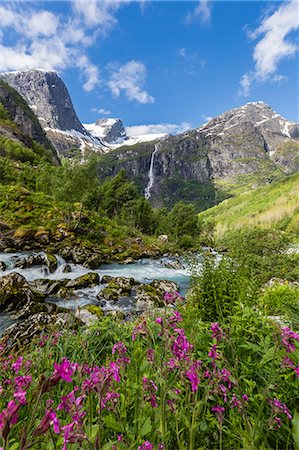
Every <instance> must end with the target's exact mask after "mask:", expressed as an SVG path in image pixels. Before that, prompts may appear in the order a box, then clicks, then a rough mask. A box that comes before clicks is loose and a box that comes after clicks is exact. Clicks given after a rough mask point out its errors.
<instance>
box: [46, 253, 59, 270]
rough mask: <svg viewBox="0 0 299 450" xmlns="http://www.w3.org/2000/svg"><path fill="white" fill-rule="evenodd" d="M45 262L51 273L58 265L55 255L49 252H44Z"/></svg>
mask: <svg viewBox="0 0 299 450" xmlns="http://www.w3.org/2000/svg"><path fill="white" fill-rule="evenodd" d="M45 262H46V265H47V266H48V267H49V270H50V272H51V273H53V272H55V270H56V269H57V266H58V262H57V259H56V256H54V255H52V254H51V253H45Z"/></svg>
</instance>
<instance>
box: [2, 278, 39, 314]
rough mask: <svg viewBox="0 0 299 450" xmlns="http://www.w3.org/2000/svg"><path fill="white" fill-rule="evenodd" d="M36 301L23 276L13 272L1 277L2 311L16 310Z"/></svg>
mask: <svg viewBox="0 0 299 450" xmlns="http://www.w3.org/2000/svg"><path fill="white" fill-rule="evenodd" d="M32 301H34V294H33V292H32V290H31V289H30V286H29V284H28V283H27V281H26V278H24V277H23V276H22V275H20V274H19V273H17V272H12V273H10V274H8V275H4V276H3V277H0V311H7V310H11V311H12V310H15V309H19V308H20V307H24V306H25V305H26V304H28V303H29V302H32Z"/></svg>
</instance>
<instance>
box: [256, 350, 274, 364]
mask: <svg viewBox="0 0 299 450" xmlns="http://www.w3.org/2000/svg"><path fill="white" fill-rule="evenodd" d="M275 348H276V346H273V347H271V348H269V350H267V351H266V353H265V354H264V356H263V357H262V359H261V362H260V364H259V365H260V367H262V366H264V365H265V364H267V363H268V362H269V361H273V358H274V353H275Z"/></svg>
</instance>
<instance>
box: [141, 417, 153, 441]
mask: <svg viewBox="0 0 299 450" xmlns="http://www.w3.org/2000/svg"><path fill="white" fill-rule="evenodd" d="M151 431H152V424H151V418H150V417H148V418H147V419H146V421H145V422H144V424H143V425H142V427H141V429H140V437H143V436H146V435H147V434H149V433H150V432H151Z"/></svg>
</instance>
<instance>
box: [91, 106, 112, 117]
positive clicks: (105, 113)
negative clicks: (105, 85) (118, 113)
mask: <svg viewBox="0 0 299 450" xmlns="http://www.w3.org/2000/svg"><path fill="white" fill-rule="evenodd" d="M91 111H92V112H93V113H94V114H101V115H103V116H109V115H110V114H112V112H111V111H109V109H104V108H91Z"/></svg>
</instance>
